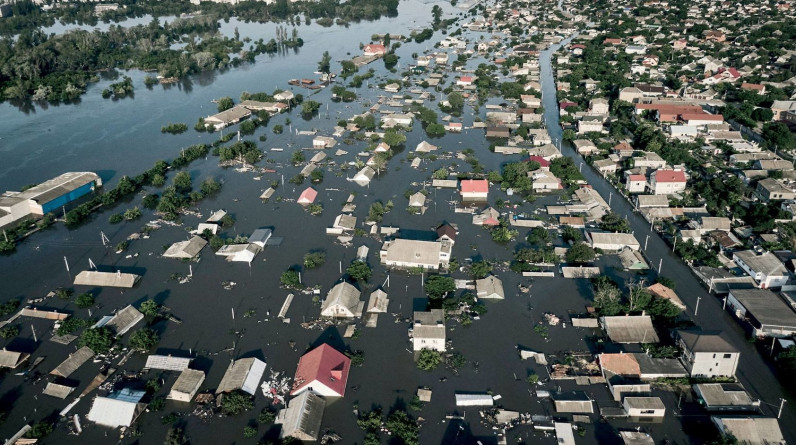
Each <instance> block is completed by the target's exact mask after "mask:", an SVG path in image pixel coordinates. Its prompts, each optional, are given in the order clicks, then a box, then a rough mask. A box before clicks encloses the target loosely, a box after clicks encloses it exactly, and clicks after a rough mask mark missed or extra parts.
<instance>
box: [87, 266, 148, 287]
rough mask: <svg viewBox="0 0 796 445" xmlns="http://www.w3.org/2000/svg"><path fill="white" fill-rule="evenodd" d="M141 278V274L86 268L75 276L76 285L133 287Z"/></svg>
mask: <svg viewBox="0 0 796 445" xmlns="http://www.w3.org/2000/svg"><path fill="white" fill-rule="evenodd" d="M140 278H141V276H140V275H136V274H132V273H121V272H99V271H96V270H84V271H82V272H80V273H79V274H77V276H75V283H74V284H75V286H104V287H126V288H131V287H133V286H134V285H135V283H136V282H137V281H138V280H139V279H140Z"/></svg>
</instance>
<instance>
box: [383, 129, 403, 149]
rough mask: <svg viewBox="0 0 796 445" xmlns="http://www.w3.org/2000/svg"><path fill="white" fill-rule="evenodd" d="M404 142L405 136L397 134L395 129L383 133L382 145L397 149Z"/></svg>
mask: <svg viewBox="0 0 796 445" xmlns="http://www.w3.org/2000/svg"><path fill="white" fill-rule="evenodd" d="M404 142H406V136H405V135H403V134H401V133H398V132H397V131H396V130H395V129H392V128H391V129H388V130H386V131H385V132H384V143H385V144H387V145H389V146H390V147H397V146H399V145H401V144H403V143H404Z"/></svg>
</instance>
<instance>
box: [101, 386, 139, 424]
mask: <svg viewBox="0 0 796 445" xmlns="http://www.w3.org/2000/svg"><path fill="white" fill-rule="evenodd" d="M145 394H146V392H144V391H139V390H132V389H130V388H124V389H122V390H121V391H117V392H114V393H112V394H110V395H108V397H97V398H96V399H94V405H92V407H91V411H89V413H88V420H91V421H92V422H95V423H97V424H99V425H103V426H109V427H112V428H116V427H120V426H130V425H131V424H132V423H133V422H134V421H135V419H136V418H137V417H138V416H139V415H140V414H141V413H142V412H143V411H144V409H145V408H146V404H144V403H138V402H139V401H140V400H141V399H142V398H143V397H144V395H145Z"/></svg>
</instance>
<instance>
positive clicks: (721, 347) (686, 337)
mask: <svg viewBox="0 0 796 445" xmlns="http://www.w3.org/2000/svg"><path fill="white" fill-rule="evenodd" d="M677 335H678V336H679V337H680V339H681V340H682V342H683V344H684V346H685V348H686V349H688V350H689V351H691V352H716V353H719V352H723V353H727V352H730V353H732V352H738V350H737V349H735V347H734V346H732V345H731V344H729V343H728V342H727V340H725V339H724V338H722V337H721V335H720V334H719V333H717V332H698V331H688V330H682V331H677Z"/></svg>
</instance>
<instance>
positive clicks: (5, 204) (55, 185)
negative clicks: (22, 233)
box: [0, 172, 102, 227]
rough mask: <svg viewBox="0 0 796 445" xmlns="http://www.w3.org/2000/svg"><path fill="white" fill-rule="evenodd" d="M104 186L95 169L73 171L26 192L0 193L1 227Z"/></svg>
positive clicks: (46, 211) (53, 207)
mask: <svg viewBox="0 0 796 445" xmlns="http://www.w3.org/2000/svg"><path fill="white" fill-rule="evenodd" d="M100 186H102V180H101V179H100V177H99V176H97V174H96V173H92V172H70V173H64V174H62V175H61V176H58V177H56V178H53V179H50V180H49V181H45V182H43V183H41V184H39V185H36V186H33V187H31V188H29V189H27V190H25V191H24V192H5V193H3V194H2V195H0V227H6V226H10V225H12V224H14V223H16V222H18V221H20V220H22V219H25V218H28V217H31V216H34V217H35V216H43V215H45V214H47V213H49V212H52V211H54V210H58V209H59V208H61V207H62V206H64V205H66V204H68V203H70V202H72V201H74V200H76V199H78V198H80V197H82V196H85V195H87V194H89V193H91V192H92V191H93V190H94V189H95V188H96V187H100Z"/></svg>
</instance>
